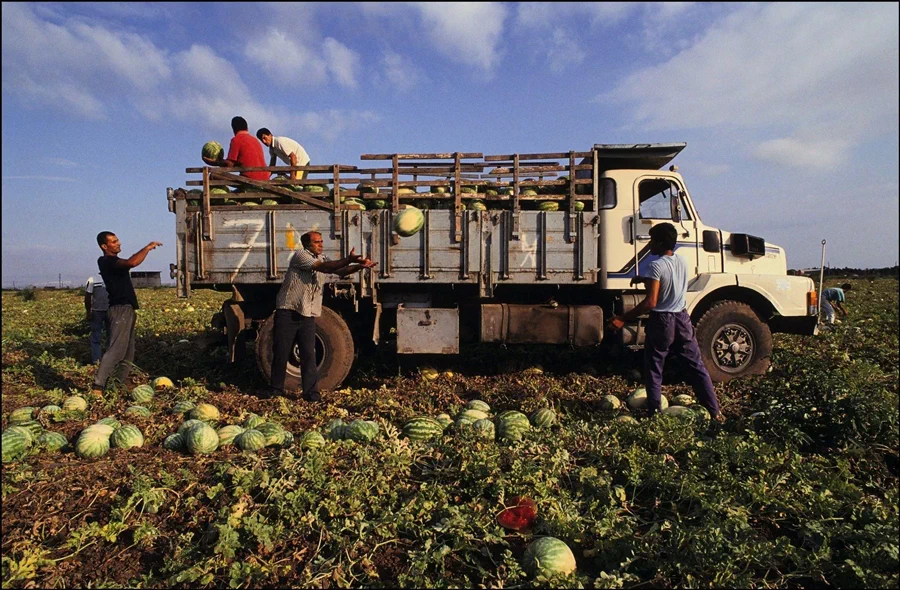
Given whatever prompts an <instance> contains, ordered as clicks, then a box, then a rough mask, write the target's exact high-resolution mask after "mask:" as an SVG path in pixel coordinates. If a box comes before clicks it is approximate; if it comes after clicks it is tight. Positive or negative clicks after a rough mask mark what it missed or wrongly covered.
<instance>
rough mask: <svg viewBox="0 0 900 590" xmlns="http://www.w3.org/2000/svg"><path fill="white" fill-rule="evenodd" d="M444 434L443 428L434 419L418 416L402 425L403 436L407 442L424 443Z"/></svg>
mask: <svg viewBox="0 0 900 590" xmlns="http://www.w3.org/2000/svg"><path fill="white" fill-rule="evenodd" d="M443 433H444V427H443V426H442V425H441V423H440V422H438V421H437V420H435V419H434V418H429V417H427V416H419V417H418V418H413V419H412V420H410V421H409V422H407V423H406V424H404V425H403V436H405V437H406V438H408V439H409V440H414V441H426V440H431V439H433V438H438V437H440V436H441V434H443Z"/></svg>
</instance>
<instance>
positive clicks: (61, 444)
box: [37, 430, 69, 453]
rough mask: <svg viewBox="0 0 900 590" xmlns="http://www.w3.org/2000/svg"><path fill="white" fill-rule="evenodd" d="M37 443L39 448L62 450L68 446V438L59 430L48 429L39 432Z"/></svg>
mask: <svg viewBox="0 0 900 590" xmlns="http://www.w3.org/2000/svg"><path fill="white" fill-rule="evenodd" d="M37 443H38V444H39V445H40V446H41V448H43V449H45V450H47V451H49V452H51V453H54V452H56V451H62V450H64V449H65V448H66V447H68V446H69V440H68V439H67V438H66V437H65V435H63V434H60V433H59V432H50V431H49V430H47V431H45V432H42V433H41V436H40V438H38V440H37Z"/></svg>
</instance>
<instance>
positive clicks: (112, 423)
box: [97, 416, 122, 434]
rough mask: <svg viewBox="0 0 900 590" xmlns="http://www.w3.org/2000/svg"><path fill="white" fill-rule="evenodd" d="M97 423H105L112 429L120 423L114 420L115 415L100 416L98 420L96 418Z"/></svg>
mask: <svg viewBox="0 0 900 590" xmlns="http://www.w3.org/2000/svg"><path fill="white" fill-rule="evenodd" d="M97 424H106V425H107V426H112V428H113V430H115V429H116V428H118V427H120V426H121V425H122V423H121V422H119V421H118V420H116V417H115V416H107V417H106V418H101V419H100V420H97ZM110 434H112V433H110Z"/></svg>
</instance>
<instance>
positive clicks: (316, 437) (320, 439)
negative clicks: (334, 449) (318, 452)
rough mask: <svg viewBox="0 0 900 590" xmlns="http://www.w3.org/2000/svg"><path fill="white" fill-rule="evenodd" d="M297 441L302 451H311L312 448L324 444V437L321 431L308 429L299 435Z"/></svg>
mask: <svg viewBox="0 0 900 590" xmlns="http://www.w3.org/2000/svg"><path fill="white" fill-rule="evenodd" d="M299 443H300V448H301V449H303V450H304V451H311V450H312V449H318V448H319V447H322V446H325V437H324V436H322V433H321V432H318V431H316V430H310V431H309V432H305V433H304V434H303V436H301V437H300V441H299Z"/></svg>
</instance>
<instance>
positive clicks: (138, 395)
mask: <svg viewBox="0 0 900 590" xmlns="http://www.w3.org/2000/svg"><path fill="white" fill-rule="evenodd" d="M131 399H132V401H134V402H137V403H139V404H146V403H147V402H149V401H150V400H152V399H153V388H152V387H151V386H149V385H147V384H144V385H138V386H137V387H135V388H134V389H132V390H131Z"/></svg>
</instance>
